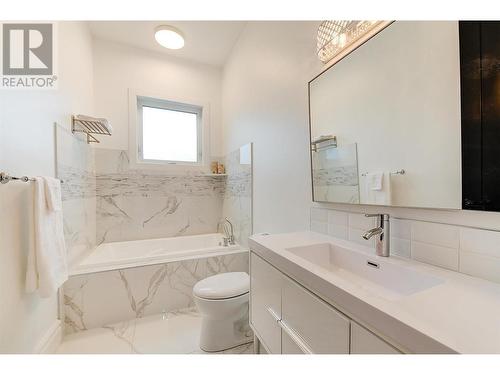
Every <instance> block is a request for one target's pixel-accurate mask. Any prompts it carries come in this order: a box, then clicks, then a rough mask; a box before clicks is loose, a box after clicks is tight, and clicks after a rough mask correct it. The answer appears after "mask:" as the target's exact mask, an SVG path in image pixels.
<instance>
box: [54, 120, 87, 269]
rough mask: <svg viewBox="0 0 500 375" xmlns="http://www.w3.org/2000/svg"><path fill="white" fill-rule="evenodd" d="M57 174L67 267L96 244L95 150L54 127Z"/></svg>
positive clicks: (84, 142) (59, 128)
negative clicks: (66, 251) (61, 204)
mask: <svg viewBox="0 0 500 375" xmlns="http://www.w3.org/2000/svg"><path fill="white" fill-rule="evenodd" d="M56 173H57V177H58V178H60V179H61V180H63V184H62V185H61V190H62V201H63V202H62V203H63V212H64V215H63V218H64V236H65V239H66V246H67V249H68V261H69V264H70V266H71V265H72V264H74V263H75V262H77V261H78V259H79V258H80V257H82V256H83V255H85V254H86V253H87V252H88V251H90V250H91V249H93V248H94V247H95V244H96V176H95V156H94V150H93V149H92V148H91V147H90V146H89V145H88V144H87V142H86V141H85V138H84V137H82V136H80V135H78V134H75V135H73V134H72V133H71V132H70V131H68V130H66V129H64V128H62V127H61V126H58V125H57V126H56Z"/></svg>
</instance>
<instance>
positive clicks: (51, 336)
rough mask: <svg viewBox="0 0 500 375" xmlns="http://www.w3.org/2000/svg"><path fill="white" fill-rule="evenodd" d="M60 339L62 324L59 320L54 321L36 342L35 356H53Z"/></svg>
mask: <svg viewBox="0 0 500 375" xmlns="http://www.w3.org/2000/svg"><path fill="white" fill-rule="evenodd" d="M62 337H63V333H62V324H61V321H60V320H59V319H56V321H55V322H54V323H53V324H52V325H51V326H50V327H49V329H48V330H47V331H46V332H45V334H44V335H43V336H42V337H41V339H40V340H39V341H38V343H37V345H36V346H35V350H34V352H35V353H36V354H54V353H55V352H56V350H57V348H58V347H59V345H60V344H61V342H62Z"/></svg>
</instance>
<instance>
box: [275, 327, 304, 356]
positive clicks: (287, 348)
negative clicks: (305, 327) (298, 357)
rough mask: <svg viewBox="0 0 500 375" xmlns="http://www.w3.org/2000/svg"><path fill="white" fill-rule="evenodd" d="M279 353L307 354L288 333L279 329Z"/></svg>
mask: <svg viewBox="0 0 500 375" xmlns="http://www.w3.org/2000/svg"><path fill="white" fill-rule="evenodd" d="M281 354H308V353H307V352H306V351H304V349H303V348H302V347H301V346H300V345H299V344H298V343H297V341H296V340H294V339H293V338H292V337H291V336H290V335H289V333H288V332H287V331H286V330H284V329H282V330H281Z"/></svg>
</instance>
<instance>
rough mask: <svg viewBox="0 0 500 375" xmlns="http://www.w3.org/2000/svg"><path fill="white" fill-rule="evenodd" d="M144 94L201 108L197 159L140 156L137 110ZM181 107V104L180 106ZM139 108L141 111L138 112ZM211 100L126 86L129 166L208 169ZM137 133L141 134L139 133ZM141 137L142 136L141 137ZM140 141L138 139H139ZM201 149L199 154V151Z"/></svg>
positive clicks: (162, 169)
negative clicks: (170, 159) (194, 160)
mask: <svg viewBox="0 0 500 375" xmlns="http://www.w3.org/2000/svg"><path fill="white" fill-rule="evenodd" d="M140 98H147V99H148V100H151V101H152V102H155V103H156V104H161V103H166V102H168V103H176V104H179V105H181V106H184V107H183V108H184V109H193V108H196V107H197V108H199V109H201V116H198V120H199V123H198V128H197V131H198V162H197V163H193V162H180V161H173V162H170V161H163V160H151V159H142V158H140V156H139V154H140V153H139V147H140V146H142V134H140V132H142V111H139V105H138V100H140ZM179 108H182V107H179ZM139 112H141V113H139ZM210 121H211V108H210V103H209V102H207V101H204V100H200V99H199V98H189V97H188V98H186V97H177V96H173V95H170V94H169V93H168V92H161V91H160V92H158V91H156V92H145V91H143V90H137V89H133V88H129V89H128V125H129V131H128V156H129V168H130V169H145V170H157V171H159V172H162V173H184V172H186V171H190V172H194V173H197V172H199V173H207V171H208V170H209V164H210V155H211V151H210V148H211V147H210V146H211V145H210ZM139 134H140V135H139ZM140 138H141V139H140ZM139 142H140V143H139ZM200 150H201V155H200V154H199V153H200Z"/></svg>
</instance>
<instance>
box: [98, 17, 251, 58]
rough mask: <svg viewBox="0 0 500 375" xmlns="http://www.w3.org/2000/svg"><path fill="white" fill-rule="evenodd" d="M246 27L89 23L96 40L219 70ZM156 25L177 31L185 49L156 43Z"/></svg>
mask: <svg viewBox="0 0 500 375" xmlns="http://www.w3.org/2000/svg"><path fill="white" fill-rule="evenodd" d="M245 24H246V22H244V21H92V22H90V30H91V32H92V35H93V36H94V37H95V38H98V39H104V40H110V41H114V42H119V43H124V44H128V45H130V46H134V47H138V48H143V49H147V50H152V51H157V52H160V53H163V54H165V55H170V56H175V57H179V58H182V59H187V60H191V61H195V62H198V63H203V64H209V65H214V66H219V67H220V66H222V65H223V64H224V63H225V61H226V59H227V58H228V57H229V54H230V53H231V49H232V48H233V46H234V44H235V43H236V41H237V40H238V37H239V35H240V33H241V31H242V30H243V28H244V26H245ZM159 25H170V26H174V27H176V28H178V29H179V30H180V31H181V32H182V33H183V35H184V38H185V45H184V48H181V49H179V50H169V49H166V48H164V47H162V46H160V45H159V44H158V43H156V40H155V38H154V29H155V28H156V27H157V26H159Z"/></svg>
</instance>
